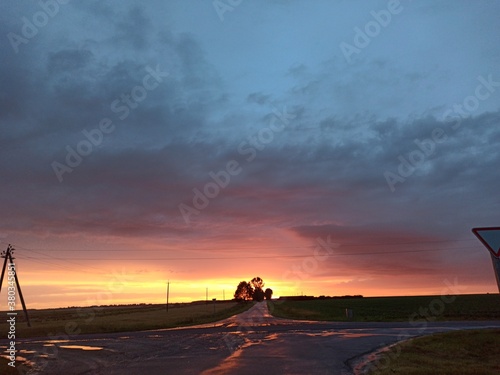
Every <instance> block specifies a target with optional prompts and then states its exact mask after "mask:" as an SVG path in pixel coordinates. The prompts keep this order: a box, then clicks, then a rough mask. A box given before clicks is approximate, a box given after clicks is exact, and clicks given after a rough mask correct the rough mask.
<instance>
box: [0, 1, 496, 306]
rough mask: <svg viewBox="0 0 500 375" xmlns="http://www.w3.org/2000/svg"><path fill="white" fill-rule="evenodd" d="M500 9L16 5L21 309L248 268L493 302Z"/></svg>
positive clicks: (212, 281) (154, 290)
mask: <svg viewBox="0 0 500 375" xmlns="http://www.w3.org/2000/svg"><path fill="white" fill-rule="evenodd" d="M499 12H500V3H499V2H494V1H474V2H472V1H461V0H453V1H451V0H441V1H428V0H421V1H403V0H402V1H397V0H390V1H385V0H383V1H375V0H373V1H342V0H337V1H330V0H316V1H314V2H313V1H306V0H290V1H284V0H265V1H264V0H255V1H249V0H216V1H210V0H207V1H201V0H170V1H163V0H151V1H144V2H136V1H131V0H111V1H106V2H101V1H98V0H88V1H85V2H83V1H81V2H80V1H71V0H64V1H63V0H42V1H40V2H31V1H17V2H15V3H13V2H2V3H1V4H0V21H1V22H0V50H1V54H0V126H1V131H0V155H1V156H0V212H1V217H0V247H1V248H2V250H4V248H5V249H6V248H7V245H8V244H12V245H13V246H14V247H15V249H16V250H15V252H14V256H15V258H16V260H15V262H16V269H17V272H18V276H19V281H20V283H21V287H22V291H23V294H24V298H25V300H26V303H27V305H28V307H29V308H47V307H66V306H87V305H96V304H119V303H163V302H164V301H165V297H166V296H165V293H166V285H167V281H169V282H170V301H172V302H186V301H191V300H203V299H205V298H207V296H208V298H210V299H212V298H217V299H223V298H225V299H229V298H231V297H232V295H233V293H234V290H235V289H236V286H237V284H238V282H239V281H242V280H247V281H248V280H250V279H251V278H253V277H254V276H260V277H262V278H263V279H264V281H265V283H266V285H265V286H266V287H270V288H271V289H273V291H274V296H275V297H278V296H284V295H300V294H307V295H330V296H334V295H346V294H350V295H355V294H361V295H364V296H389V295H425V294H437V295H438V294H441V293H446V294H451V293H496V292H498V288H497V285H496V281H495V275H494V272H493V268H492V265H491V258H490V254H489V253H488V250H486V249H485V248H484V246H483V245H482V244H481V243H480V242H479V241H478V240H477V238H475V236H474V235H473V233H472V232H471V229H472V228H473V227H488V226H499V225H500V222H499V216H498V213H499V211H500V197H499V194H498V184H499V182H500V173H499V168H498V165H499V162H500V147H499V146H500V127H499V126H498V125H499V121H500V112H499V111H500V69H499V68H500V45H499V43H498V35H500V24H499V23H498V14H499ZM4 297H5V298H4ZM4 297H0V299H1V300H2V301H4V302H2V305H1V306H7V305H6V301H7V299H6V295H4ZM1 309H2V308H1V307H0V310H1Z"/></svg>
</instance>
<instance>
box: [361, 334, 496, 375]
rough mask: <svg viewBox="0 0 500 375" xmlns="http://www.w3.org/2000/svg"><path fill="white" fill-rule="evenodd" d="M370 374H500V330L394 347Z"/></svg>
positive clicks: (424, 339)
mask: <svg viewBox="0 0 500 375" xmlns="http://www.w3.org/2000/svg"><path fill="white" fill-rule="evenodd" d="M367 373H368V374H370V375H388V374H391V375H394V374H404V375H427V374H433V375H477V374H481V375H490V374H491V375H497V374H500V329H489V330H472V331H455V332H447V333H440V334H435V335H431V336H425V337H420V338H416V339H413V340H409V341H406V342H404V343H401V344H398V345H396V346H393V347H391V349H390V350H389V351H387V352H385V353H384V354H383V355H382V356H381V357H380V358H379V359H378V360H376V361H374V362H372V363H371V364H370V365H369V366H368V372H367Z"/></svg>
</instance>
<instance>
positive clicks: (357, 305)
mask: <svg viewBox="0 0 500 375" xmlns="http://www.w3.org/2000/svg"><path fill="white" fill-rule="evenodd" d="M268 304H269V310H270V312H271V314H272V315H274V316H277V317H282V318H289V319H305V320H325V321H347V320H352V321H359V322H362V321H374V322H382V321H386V322H388V321H405V320H409V319H410V317H412V318H413V319H414V320H420V319H426V320H430V321H431V320H438V321H439V320H500V295H498V294H480V295H459V296H443V297H441V296H416V297H365V298H348V299H347V298H346V299H343V298H341V299H316V300H307V301H292V300H285V301H282V300H277V301H272V302H268ZM346 309H351V310H352V313H353V315H352V318H347V316H346Z"/></svg>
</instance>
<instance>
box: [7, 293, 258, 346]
mask: <svg viewBox="0 0 500 375" xmlns="http://www.w3.org/2000/svg"><path fill="white" fill-rule="evenodd" d="M251 306H253V303H236V302H233V301H227V302H217V303H215V313H214V305H213V304H212V303H209V304H205V303H197V304H177V305H175V306H171V307H170V308H169V311H168V313H167V312H166V309H165V305H139V306H133V305H132V306H107V307H101V306H99V307H85V308H66V309H49V310H28V312H29V317H30V321H31V328H30V327H28V326H27V324H26V321H25V319H24V315H23V312H22V311H19V312H18V322H17V324H16V337H17V338H26V337H47V336H50V335H54V334H71V333H72V334H81V333H103V332H127V331H140V330H150V329H161V328H173V327H180V326H190V325H196V324H204V323H210V322H214V321H217V320H221V319H225V318H228V317H230V316H232V315H234V314H238V313H240V312H243V311H245V310H247V309H249V308H250V307H251ZM0 314H2V316H6V315H5V314H6V313H5V312H0ZM7 329H8V326H7V322H6V319H1V320H0V337H2V338H6V337H7Z"/></svg>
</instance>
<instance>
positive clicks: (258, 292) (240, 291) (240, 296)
mask: <svg viewBox="0 0 500 375" xmlns="http://www.w3.org/2000/svg"><path fill="white" fill-rule="evenodd" d="M268 290H270V291H271V292H270V293H271V294H270V296H271V295H272V294H273V291H272V290H271V289H269V288H268V289H266V292H267V291H268ZM266 292H264V280H262V279H261V278H260V277H258V276H257V277H254V278H253V279H252V280H250V281H249V282H246V281H240V283H239V284H238V287H237V288H236V292H234V298H235V299H236V300H237V301H246V300H250V299H253V300H254V301H258V302H261V301H264V298H266ZM270 298H271V297H269V298H268V299H270Z"/></svg>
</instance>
